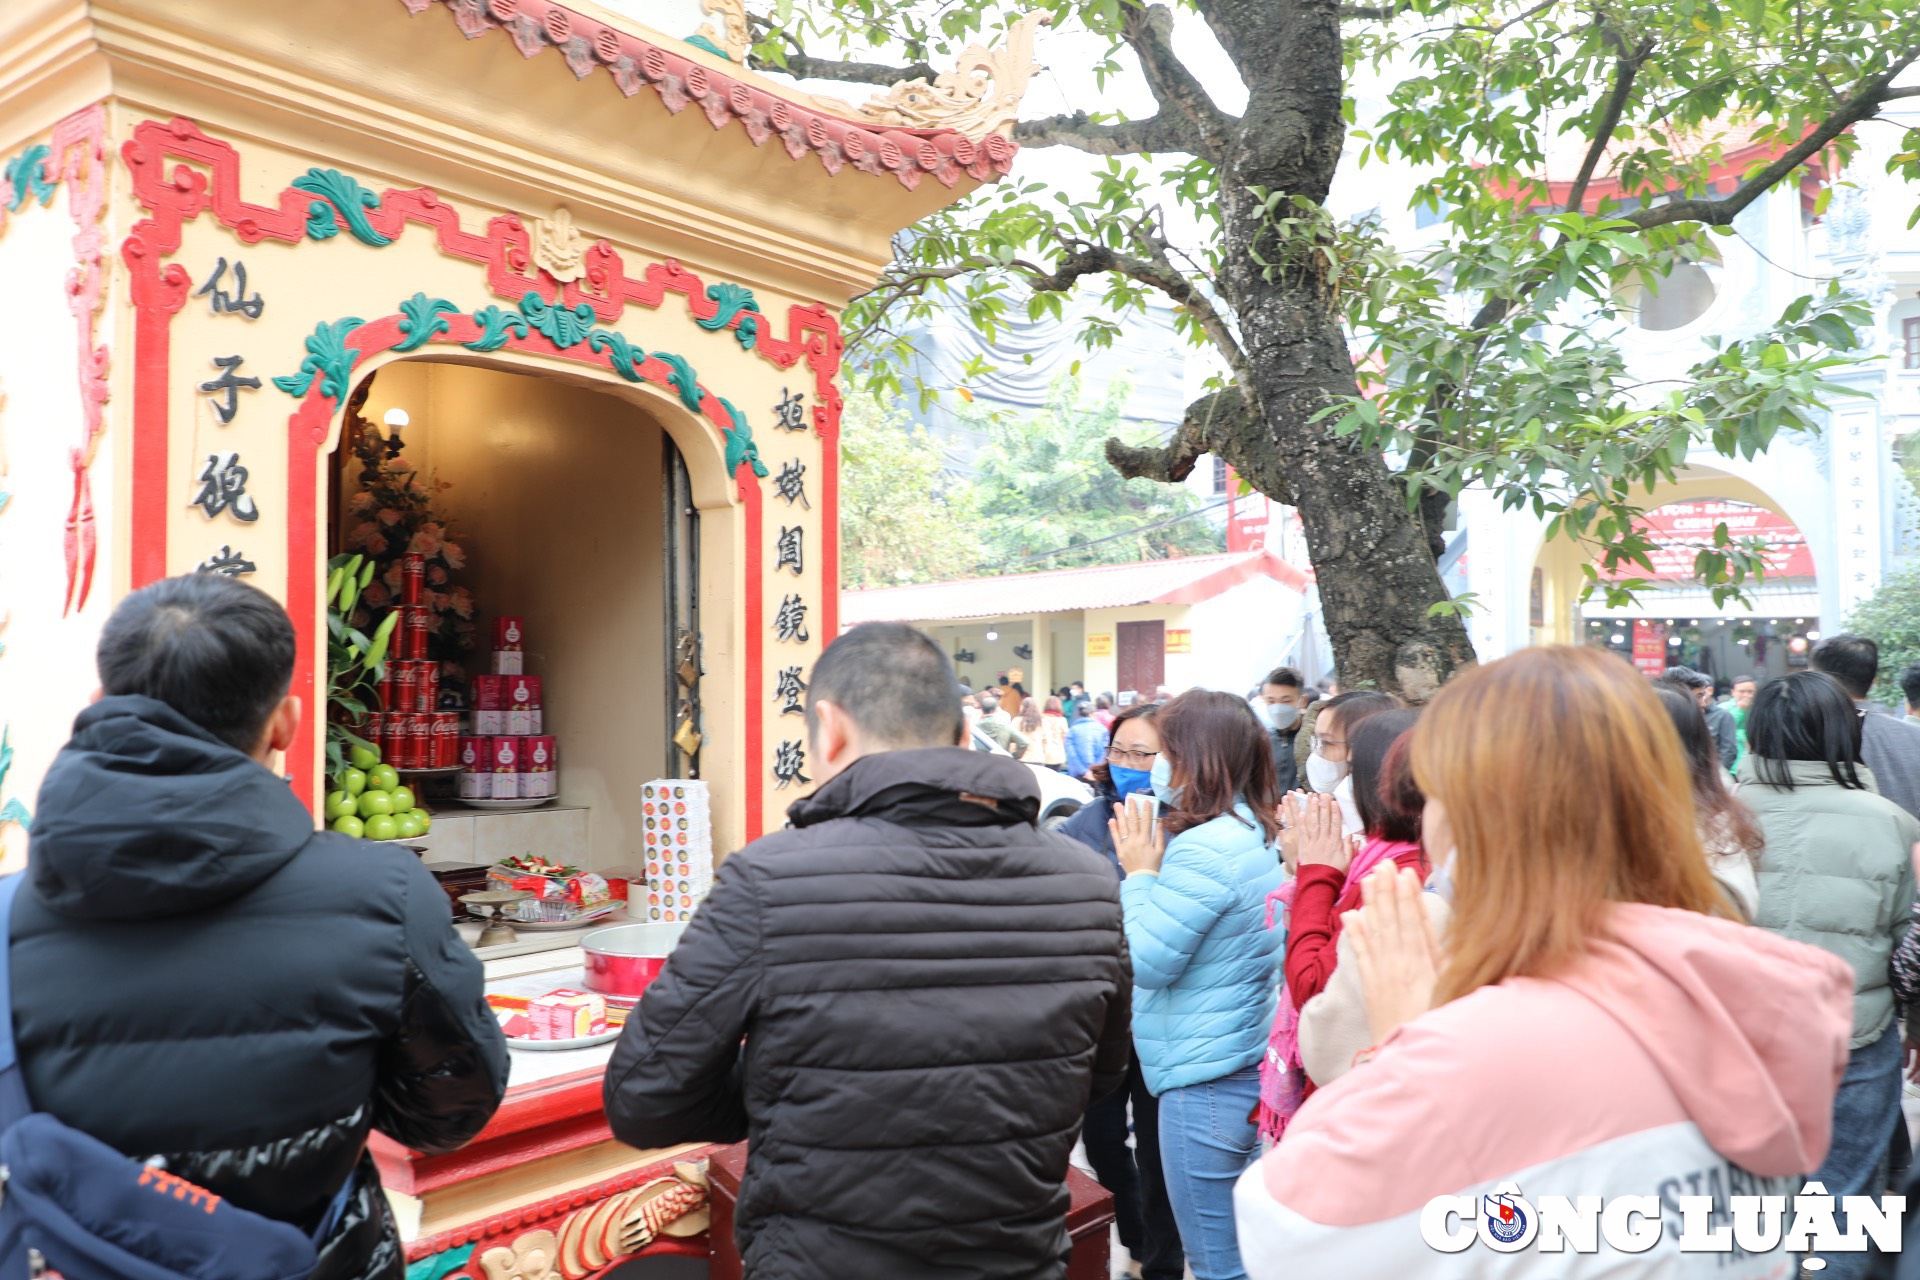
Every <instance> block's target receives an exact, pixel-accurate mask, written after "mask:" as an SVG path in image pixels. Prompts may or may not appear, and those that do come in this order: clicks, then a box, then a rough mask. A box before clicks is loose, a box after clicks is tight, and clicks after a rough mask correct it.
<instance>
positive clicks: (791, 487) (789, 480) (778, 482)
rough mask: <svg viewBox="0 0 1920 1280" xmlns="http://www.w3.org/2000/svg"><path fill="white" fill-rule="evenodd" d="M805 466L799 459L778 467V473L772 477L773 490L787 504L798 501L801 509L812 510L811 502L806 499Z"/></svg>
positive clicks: (790, 504)
mask: <svg viewBox="0 0 1920 1280" xmlns="http://www.w3.org/2000/svg"><path fill="white" fill-rule="evenodd" d="M806 485H807V467H806V464H805V463H803V462H801V461H800V460H799V459H797V458H796V459H795V460H794V461H792V462H789V463H787V464H786V465H785V466H783V467H781V468H780V474H779V475H778V476H776V477H775V478H774V481H773V491H774V492H775V493H776V494H778V495H779V496H780V498H781V499H783V500H784V501H785V502H786V504H787V505H788V506H792V505H793V504H794V503H796V502H798V503H799V504H800V506H801V508H802V509H803V510H807V511H811V510H813V504H812V503H811V502H808V501H807V487H806Z"/></svg>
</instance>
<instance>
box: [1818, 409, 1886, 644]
mask: <svg viewBox="0 0 1920 1280" xmlns="http://www.w3.org/2000/svg"><path fill="white" fill-rule="evenodd" d="M1875 427H1876V422H1875V416H1874V411H1873V410H1872V409H1861V408H1853V409H1849V410H1847V411H1845V412H1842V413H1836V414H1835V415H1834V417H1833V420H1832V422H1831V424H1830V425H1829V426H1828V428H1827V430H1828V432H1829V442H1828V447H1829V450H1830V452H1829V455H1828V456H1829V457H1831V458H1832V459H1833V470H1834V484H1835V486H1836V489H1837V493H1836V495H1835V496H1836V497H1838V498H1839V499H1840V500H1841V504H1842V509H1841V511H1840V520H1839V521H1838V522H1837V523H1838V525H1839V531H1840V553H1841V561H1840V564H1841V573H1842V578H1841V582H1840V602H1841V607H1842V609H1843V610H1846V611H1851V610H1852V609H1853V608H1854V607H1855V606H1856V605H1857V604H1859V603H1860V602H1861V601H1862V600H1864V599H1865V598H1866V597H1867V595H1868V594H1869V592H1870V591H1871V590H1872V588H1873V586H1874V584H1876V583H1877V582H1878V581H1879V579H1880V568H1881V566H1880V538H1879V532H1878V531H1879V528H1880V503H1881V501H1882V490H1881V484H1880V482H1881V473H1880V470H1879V468H1878V467H1876V466H1875V459H1876V458H1877V457H1878V456H1879V453H1880V450H1881V449H1882V448H1883V447H1884V446H1882V445H1881V444H1880V442H1879V438H1878V432H1877V431H1876V429H1875Z"/></svg>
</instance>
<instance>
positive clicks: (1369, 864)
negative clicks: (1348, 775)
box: [1260, 710, 1428, 1141]
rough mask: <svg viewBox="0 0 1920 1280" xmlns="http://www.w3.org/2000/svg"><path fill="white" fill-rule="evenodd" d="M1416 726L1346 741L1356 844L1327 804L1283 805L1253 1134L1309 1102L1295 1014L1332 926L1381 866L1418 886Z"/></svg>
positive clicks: (1400, 719) (1317, 982) (1326, 950)
mask: <svg viewBox="0 0 1920 1280" xmlns="http://www.w3.org/2000/svg"><path fill="white" fill-rule="evenodd" d="M1418 719H1419V714H1418V713H1417V712H1413V711H1406V710H1388V711H1378V712H1375V713H1374V714H1373V715H1370V716H1368V717H1366V718H1365V719H1364V720H1360V721H1359V722H1358V723H1356V724H1354V725H1353V726H1352V728H1351V729H1350V730H1349V732H1348V736H1347V743H1348V755H1349V758H1350V760H1351V762H1352V769H1353V798H1354V803H1355V805H1356V807H1358V809H1359V811H1360V821H1361V826H1362V835H1361V836H1359V837H1355V838H1352V839H1349V838H1348V837H1347V836H1346V835H1345V834H1344V832H1343V831H1342V830H1341V820H1340V810H1339V807H1338V806H1337V805H1336V804H1334V803H1332V801H1331V797H1326V796H1315V797H1313V798H1312V799H1311V800H1310V801H1308V802H1307V803H1305V804H1303V805H1294V806H1288V808H1290V810H1291V811H1290V813H1289V815H1288V818H1287V820H1288V821H1289V822H1292V823H1297V824H1299V826H1300V830H1299V831H1298V832H1294V833H1289V834H1292V835H1294V836H1296V838H1297V840H1298V843H1297V844H1295V845H1294V847H1295V848H1297V849H1298V856H1299V867H1298V870H1297V872H1296V874H1295V878H1294V880H1293V881H1292V882H1291V883H1290V884H1287V885H1284V886H1282V887H1281V888H1280V889H1279V890H1277V891H1276V895H1277V896H1278V897H1279V899H1280V901H1281V902H1283V903H1285V904H1287V908H1288V910H1287V947H1286V961H1285V973H1286V985H1285V987H1284V989H1283V991H1282V993H1281V999H1280V1008H1279V1010H1278V1011H1277V1012H1276V1013H1275V1015H1274V1027H1273V1035H1272V1037H1271V1038H1270V1040H1269V1042H1268V1047H1267V1058H1266V1061H1265V1062H1264V1063H1263V1064H1262V1066H1261V1072H1260V1082H1261V1090H1260V1128H1261V1133H1262V1135H1263V1136H1265V1137H1267V1138H1270V1139H1272V1140H1274V1141H1278V1140H1279V1138H1280V1135H1281V1133H1282V1132H1284V1131H1285V1129H1286V1123H1287V1120H1288V1119H1289V1118H1291V1116H1292V1115H1293V1112H1294V1111H1295V1110H1296V1109H1297V1108H1298V1107H1299V1105H1300V1104H1301V1103H1302V1102H1304V1101H1306V1099H1307V1098H1308V1097H1309V1096H1310V1095H1311V1094H1312V1093H1313V1090H1314V1085H1313V1081H1312V1080H1310V1079H1308V1078H1307V1075H1306V1071H1305V1069H1304V1068H1303V1067H1302V1066H1301V1063H1300V1050H1299V1039H1298V1029H1299V1021H1300V1011H1301V1010H1302V1009H1304V1008H1306V1005H1307V1001H1309V1000H1311V999H1313V997H1315V996H1317V995H1319V994H1320V993H1321V992H1322V991H1324V990H1326V986H1327V980H1328V979H1329V978H1331V977H1332V976H1333V968H1334V963H1335V959H1336V950H1335V948H1336V946H1337V944H1338V943H1339V940H1340V917H1341V916H1343V915H1345V914H1346V913H1347V912H1348V911H1351V910H1352V909H1354V908H1355V907H1358V906H1359V905H1360V882H1361V880H1363V879H1364V878H1365V877H1366V875H1367V873H1368V872H1369V871H1372V870H1373V869H1374V868H1375V867H1377V866H1379V865H1381V864H1382V863H1385V862H1392V863H1394V864H1395V865H1396V866H1400V867H1404V868H1406V869H1407V870H1410V871H1413V872H1415V873H1416V874H1418V875H1419V876H1420V877H1421V878H1422V879H1425V878H1426V875H1427V869H1428V867H1427V856H1426V854H1425V852H1423V851H1422V849H1421V847H1420V813H1421V810H1422V809H1423V808H1424V807H1425V803H1426V801H1425V798H1424V797H1423V796H1422V795H1421V794H1420V788H1419V785H1418V784H1417V783H1415V782H1414V780H1413V767H1412V763H1411V755H1410V743H1411V741H1412V736H1413V735H1412V730H1413V726H1414V723H1415V721H1417V720H1418ZM1289 843H1292V842H1291V841H1289ZM1356 845H1357V848H1356Z"/></svg>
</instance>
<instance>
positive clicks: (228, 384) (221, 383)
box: [200, 356, 260, 427]
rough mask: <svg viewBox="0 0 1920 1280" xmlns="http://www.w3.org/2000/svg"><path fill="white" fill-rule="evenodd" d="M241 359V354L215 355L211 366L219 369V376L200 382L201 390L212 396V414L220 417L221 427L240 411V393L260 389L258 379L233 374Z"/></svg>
mask: <svg viewBox="0 0 1920 1280" xmlns="http://www.w3.org/2000/svg"><path fill="white" fill-rule="evenodd" d="M243 359H244V357H241V356H215V357H214V358H213V367H214V368H216V369H218V370H219V371H220V376H219V377H217V378H215V379H213V380H212V381H211V382H203V383H201V384H200V390H201V392H202V393H203V394H205V395H207V396H209V397H211V398H212V400H213V416H214V417H216V418H218V419H220V425H221V426H223V427H224V426H227V425H229V424H230V423H232V421H233V415H234V414H236V413H239V412H240V393H241V392H242V391H258V390H259V389H260V379H258V378H240V377H235V376H234V370H236V369H238V368H239V367H240V365H241V363H242V361H243Z"/></svg>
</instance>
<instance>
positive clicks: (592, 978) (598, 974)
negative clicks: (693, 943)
mask: <svg viewBox="0 0 1920 1280" xmlns="http://www.w3.org/2000/svg"><path fill="white" fill-rule="evenodd" d="M686 927H687V926H686V925H684V924H679V923H675V924H659V923H649V924H622V925H615V926H614V927H613V928H611V929H595V930H594V931H593V932H592V933H590V934H588V935H587V936H586V937H584V938H582V939H581V940H580V950H581V951H583V952H585V953H586V957H587V963H586V970H587V990H589V991H598V992H599V993H600V994H602V995H608V996H624V997H626V998H627V999H629V1000H637V999H639V998H640V994H641V992H643V991H645V990H646V989H647V984H648V983H650V982H652V981H653V980H654V979H655V978H657V977H659V976H660V970H661V968H662V967H663V966H664V965H665V964H666V963H667V954H668V953H669V952H670V951H672V950H673V948H674V944H675V943H677V942H679V941H680V935H681V934H682V933H684V932H685V931H686Z"/></svg>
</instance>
